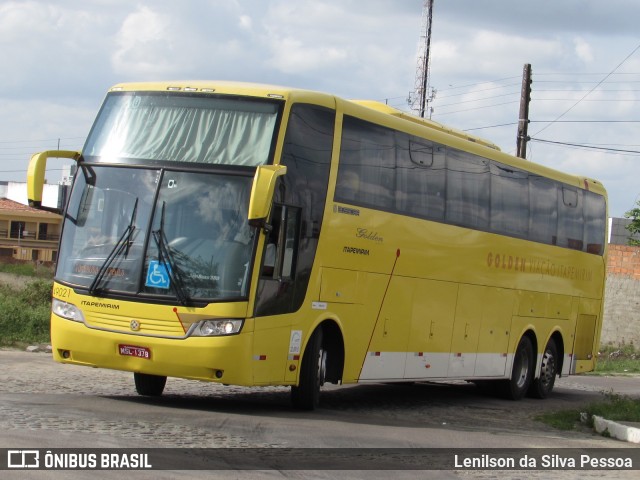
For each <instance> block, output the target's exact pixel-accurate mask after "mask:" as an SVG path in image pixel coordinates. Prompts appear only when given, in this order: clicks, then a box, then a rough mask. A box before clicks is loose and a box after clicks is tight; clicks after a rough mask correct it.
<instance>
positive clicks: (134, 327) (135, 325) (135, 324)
mask: <svg viewBox="0 0 640 480" xmlns="http://www.w3.org/2000/svg"><path fill="white" fill-rule="evenodd" d="M129 327H130V328H131V330H133V331H134V332H137V331H138V330H140V322H138V321H137V320H131V323H129Z"/></svg>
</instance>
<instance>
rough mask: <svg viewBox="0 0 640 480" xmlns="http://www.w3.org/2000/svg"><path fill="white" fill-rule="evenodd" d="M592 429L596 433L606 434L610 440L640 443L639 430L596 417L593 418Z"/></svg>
mask: <svg viewBox="0 0 640 480" xmlns="http://www.w3.org/2000/svg"><path fill="white" fill-rule="evenodd" d="M593 427H594V428H595V430H596V432H598V433H601V434H603V433H605V432H606V433H608V434H609V435H610V436H611V437H612V438H617V439H618V440H623V441H625V442H630V443H640V428H636V427H629V426H627V425H623V424H621V423H618V422H614V421H613V420H607V419H605V418H602V417H599V416H597V415H594V416H593Z"/></svg>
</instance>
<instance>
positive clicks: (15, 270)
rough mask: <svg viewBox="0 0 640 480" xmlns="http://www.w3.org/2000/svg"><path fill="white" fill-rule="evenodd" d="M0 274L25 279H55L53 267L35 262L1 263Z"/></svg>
mask: <svg viewBox="0 0 640 480" xmlns="http://www.w3.org/2000/svg"><path fill="white" fill-rule="evenodd" d="M0 272H3V273H11V274H14V275H20V276H23V277H37V278H44V279H51V278H53V267H52V266H51V265H44V264H37V263H34V262H10V263H1V262H0Z"/></svg>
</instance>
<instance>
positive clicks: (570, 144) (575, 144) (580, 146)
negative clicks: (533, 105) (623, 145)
mask: <svg viewBox="0 0 640 480" xmlns="http://www.w3.org/2000/svg"><path fill="white" fill-rule="evenodd" d="M529 140H530V141H532V142H539V143H550V144H553V145H562V146H568V147H578V148H585V149H588V150H599V151H605V152H612V153H629V154H634V155H636V154H637V155H640V150H623V149H620V148H605V147H597V146H594V145H587V144H579V143H570V142H556V141H553V140H543V139H541V138H529Z"/></svg>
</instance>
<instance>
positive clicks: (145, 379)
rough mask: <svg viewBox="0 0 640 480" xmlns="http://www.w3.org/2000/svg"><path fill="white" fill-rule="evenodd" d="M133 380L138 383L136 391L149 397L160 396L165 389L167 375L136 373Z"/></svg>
mask: <svg viewBox="0 0 640 480" xmlns="http://www.w3.org/2000/svg"><path fill="white" fill-rule="evenodd" d="M133 381H134V382H135V384H136V392H138V394H139V395H144V396H147V397H159V396H160V395H162V392H163V391H164V386H165V384H166V383H167V377H162V376H160V375H149V374H147V373H137V372H136V373H134V374H133Z"/></svg>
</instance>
